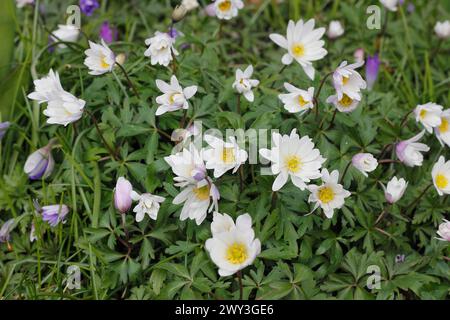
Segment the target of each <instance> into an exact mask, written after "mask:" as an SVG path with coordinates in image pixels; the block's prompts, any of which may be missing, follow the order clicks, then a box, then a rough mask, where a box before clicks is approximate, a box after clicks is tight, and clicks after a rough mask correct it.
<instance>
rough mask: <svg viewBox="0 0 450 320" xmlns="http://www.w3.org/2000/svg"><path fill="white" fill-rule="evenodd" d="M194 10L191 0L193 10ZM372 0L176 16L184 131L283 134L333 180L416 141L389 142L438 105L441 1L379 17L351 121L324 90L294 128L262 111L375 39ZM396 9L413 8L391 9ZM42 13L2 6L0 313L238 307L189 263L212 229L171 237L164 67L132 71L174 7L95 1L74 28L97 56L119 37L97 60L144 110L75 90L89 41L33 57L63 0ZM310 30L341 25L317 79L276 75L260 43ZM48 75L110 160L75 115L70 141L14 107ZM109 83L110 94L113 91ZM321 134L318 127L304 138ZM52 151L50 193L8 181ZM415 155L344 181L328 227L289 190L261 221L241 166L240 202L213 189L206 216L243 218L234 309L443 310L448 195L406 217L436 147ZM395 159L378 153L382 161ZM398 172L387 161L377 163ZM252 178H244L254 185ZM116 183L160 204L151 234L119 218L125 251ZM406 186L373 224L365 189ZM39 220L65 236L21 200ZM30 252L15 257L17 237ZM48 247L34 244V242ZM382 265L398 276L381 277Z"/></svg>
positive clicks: (260, 193)
mask: <svg viewBox="0 0 450 320" xmlns="http://www.w3.org/2000/svg"><path fill="white" fill-rule="evenodd" d="M200 2H202V3H203V4H205V2H206V1H200ZM372 2H373V3H375V2H376V1H325V0H324V1H312V0H310V1H304V0H303V1H301V0H291V1H284V3H283V4H279V5H277V4H276V3H275V1H271V0H266V1H264V0H262V1H260V3H261V4H260V5H259V6H257V5H247V6H246V8H245V9H244V10H242V11H240V13H239V16H238V17H237V18H235V19H233V20H231V21H229V22H220V21H218V20H217V19H215V18H210V17H206V16H204V15H201V14H200V13H199V10H197V11H194V12H192V13H190V14H189V15H188V16H187V17H186V18H185V19H184V20H183V21H182V22H180V23H178V24H177V25H176V28H177V29H178V30H180V31H182V32H183V34H184V36H183V37H182V38H178V40H177V47H178V48H179V47H180V45H181V44H183V43H188V44H189V47H187V48H185V49H181V50H180V51H181V53H180V56H179V57H178V61H177V70H176V75H177V77H178V79H179V80H180V82H181V83H182V84H183V86H188V85H193V84H196V85H198V86H199V91H198V93H197V94H196V96H195V97H194V98H193V99H192V100H191V101H192V103H191V108H190V109H189V112H188V118H189V119H190V120H194V119H196V120H197V119H198V120H201V121H202V122H203V126H204V130H205V129H206V128H219V129H223V130H225V129H226V128H244V129H249V128H254V129H259V128H268V129H270V128H275V129H279V130H280V132H282V133H288V132H290V131H291V130H292V129H293V128H297V129H298V131H299V132H300V134H301V135H309V136H310V137H312V138H313V141H314V142H315V143H316V145H317V146H318V148H319V149H320V150H321V153H322V154H323V155H324V157H326V158H327V159H328V160H327V162H326V163H325V167H327V168H328V169H329V170H333V169H339V170H340V172H342V171H343V170H344V168H345V167H346V165H347V163H348V162H349V161H350V160H351V157H352V156H353V155H354V154H355V153H357V152H361V151H365V152H371V153H374V154H376V155H378V154H379V153H380V151H381V150H382V148H383V146H385V145H386V144H388V143H392V142H395V141H397V140H400V139H406V138H409V137H412V136H413V135H415V134H416V133H417V132H418V131H419V130H421V128H420V127H419V126H418V125H417V124H416V123H415V121H414V119H412V118H413V117H412V116H411V117H410V118H409V120H408V122H407V124H406V126H405V127H403V128H401V127H400V122H401V119H402V118H403V116H404V115H405V114H406V113H407V112H408V111H410V110H411V109H412V108H414V107H415V106H416V105H417V104H420V103H425V102H428V101H434V102H437V103H439V104H441V105H443V106H444V107H448V105H449V98H450V94H449V90H448V89H449V62H450V61H449V58H448V57H449V55H448V51H449V45H448V41H447V43H443V44H442V45H441V49H440V51H439V52H436V51H435V48H436V46H437V42H438V40H437V38H436V37H435V36H433V35H432V30H433V27H434V24H435V23H436V21H438V20H439V21H440V20H445V19H449V11H450V9H449V5H448V3H446V2H445V1H437V0H435V1H426V2H425V1H420V2H419V1H417V2H415V7H416V8H415V11H414V12H413V13H408V12H406V10H405V9H404V8H401V9H400V10H399V12H398V13H390V14H389V23H388V26H387V31H386V34H385V36H384V37H383V39H382V41H381V43H380V45H381V46H380V58H381V60H382V62H383V63H382V66H381V69H380V74H379V79H378V82H377V84H376V85H375V87H374V90H373V91H370V92H368V91H365V92H364V98H363V100H362V101H361V103H360V106H359V107H358V108H357V109H356V110H355V111H354V112H353V113H351V114H343V113H338V114H337V115H336V119H335V121H334V125H333V126H332V127H330V128H327V127H328V125H327V124H328V123H329V122H330V120H331V118H332V114H333V111H334V110H333V108H332V106H331V105H328V104H326V103H325V100H326V98H327V97H328V96H329V95H331V94H332V93H333V88H332V86H331V84H330V83H329V82H327V83H326V84H325V86H324V88H323V90H322V91H321V95H320V97H319V104H320V112H319V118H318V120H316V118H315V115H314V114H313V113H308V114H306V115H303V116H300V117H299V116H296V115H294V114H288V113H287V112H286V111H285V110H284V109H283V107H282V104H281V102H280V101H279V99H278V98H277V95H278V94H279V93H280V92H282V91H283V87H282V84H283V82H285V81H288V82H289V83H291V84H293V85H295V86H297V87H300V88H305V87H309V86H314V87H315V88H316V90H317V87H318V85H319V81H320V80H321V78H322V77H323V76H324V75H325V74H326V73H328V72H330V71H332V70H333V69H334V68H335V67H337V66H338V64H339V63H340V62H341V61H342V60H348V61H352V60H353V52H354V50H355V49H357V48H360V47H361V48H364V50H365V52H366V54H373V53H375V43H376V41H377V40H376V39H377V35H378V33H379V30H368V29H367V28H366V19H367V15H366V13H365V11H366V8H367V6H368V5H370V4H373V3H372ZM406 2H410V1H406ZM40 3H41V13H40V14H39V12H38V11H33V9H32V8H31V7H29V8H24V9H22V10H16V9H15V6H14V3H13V1H1V3H0V6H1V7H0V15H1V16H2V18H1V24H0V28H1V34H2V38H3V41H2V43H3V44H2V47H1V50H0V57H1V66H0V75H1V82H0V83H1V84H0V106H1V107H0V108H1V119H2V120H3V121H4V120H9V121H10V122H12V123H13V125H12V127H11V128H10V130H9V132H8V133H7V135H6V136H5V137H4V139H3V141H2V143H1V146H0V151H1V152H0V154H1V158H0V171H1V175H0V221H2V222H4V221H6V220H7V219H9V218H11V217H15V218H17V221H18V224H17V227H16V228H15V229H14V231H13V232H12V241H11V245H12V250H9V249H8V248H7V246H6V245H5V244H1V245H0V297H2V298H8V299H26V298H28V299H58V298H61V297H63V298H68V299H91V298H98V299H111V298H113V299H117V298H126V299H173V298H175V299H187V298H194V299H225V298H237V297H238V296H239V288H238V283H237V281H236V279H235V278H233V277H225V278H219V277H218V275H217V269H216V267H215V266H214V265H213V264H212V262H211V261H210V259H209V257H208V256H207V254H206V252H205V250H204V242H205V240H206V239H207V238H209V237H210V231H209V225H210V221H211V218H212V215H208V217H207V219H206V220H205V222H204V223H203V224H202V225H201V226H197V225H195V222H194V221H184V222H182V221H180V220H179V218H178V216H179V212H180V206H176V205H173V204H172V203H171V200H172V199H173V197H174V196H175V195H176V194H177V193H178V190H177V189H176V188H175V187H174V186H173V182H172V181H173V180H172V178H173V174H172V172H171V170H170V168H169V166H168V165H167V164H166V163H165V162H164V160H163V157H164V156H166V155H168V154H169V153H170V152H171V150H172V147H173V144H172V142H171V141H170V140H169V139H167V138H166V137H165V136H164V135H161V134H160V133H159V132H158V131H157V129H156V128H158V129H159V130H163V131H165V132H167V133H169V134H170V133H171V132H172V131H173V130H174V129H176V128H178V126H179V123H180V120H181V117H182V112H181V111H179V112H176V113H170V114H166V115H164V116H160V117H158V118H155V115H154V113H155V110H156V103H155V97H156V96H157V95H158V94H159V92H158V90H157V88H156V86H155V79H157V78H159V79H164V80H168V79H169V77H170V75H171V71H170V69H167V68H164V67H160V66H151V64H150V59H149V58H147V57H144V55H143V52H144V50H145V49H146V47H145V45H144V39H146V38H148V37H150V36H151V35H152V34H153V33H154V32H155V31H157V30H159V31H165V30H168V27H169V25H170V13H171V7H172V6H173V5H174V4H175V1H173V3H171V1H156V0H154V1H129V2H123V1H101V8H99V9H98V10H97V11H96V12H95V13H94V15H93V16H92V17H86V16H83V17H82V31H83V32H84V34H85V35H86V36H87V37H89V39H91V40H93V41H98V40H99V38H98V30H99V28H100V25H101V23H102V22H103V21H106V20H107V21H109V22H110V23H111V24H112V25H113V26H114V27H117V28H118V34H119V40H118V41H116V42H114V43H112V44H111V45H110V47H111V49H112V50H113V51H114V52H115V53H116V54H117V53H125V54H126V56H127V60H126V62H125V68H126V69H127V71H128V72H129V74H130V76H131V79H132V81H133V82H134V83H135V85H136V87H137V88H138V90H139V93H140V96H141V99H138V98H137V97H135V96H134V95H133V93H132V91H130V90H128V88H127V87H126V81H125V78H124V77H123V74H122V73H120V72H119V71H117V70H116V72H115V74H111V73H110V74H105V75H103V76H97V77H94V76H90V75H88V73H87V68H86V67H85V66H84V65H83V60H84V53H83V51H84V48H85V47H86V46H87V41H86V38H84V37H81V39H80V40H79V41H78V44H77V45H74V46H73V47H71V48H66V49H64V50H57V51H56V52H54V53H50V52H48V50H47V49H48V48H47V45H48V43H47V40H48V32H47V30H53V29H54V28H56V26H57V24H60V23H64V21H65V18H66V17H65V16H64V12H65V10H66V8H67V6H68V5H70V4H72V3H71V2H70V1H40ZM312 17H314V18H315V19H316V24H317V25H319V26H326V25H327V24H328V22H329V21H330V20H332V19H338V20H340V21H341V22H342V23H343V24H344V26H345V31H346V32H345V34H344V36H343V37H341V38H339V39H337V40H335V41H331V40H327V39H326V45H325V48H326V49H327V50H328V52H329V53H328V55H327V56H326V57H325V58H324V59H322V60H321V61H318V62H316V63H315V67H316V70H317V74H316V79H315V81H313V82H311V81H310V80H309V79H307V77H306V75H305V74H304V73H303V71H302V70H301V68H300V66H299V65H297V64H292V65H291V66H289V67H288V68H286V70H285V71H284V72H283V73H282V74H280V73H279V71H280V69H281V67H282V65H281V62H280V59H281V55H282V52H281V50H280V49H279V48H277V47H276V46H275V45H274V44H273V43H272V42H271V41H270V40H269V39H268V34H269V33H271V32H277V33H284V30H285V28H286V25H287V21H288V19H293V20H298V19H300V18H303V19H308V18H312ZM247 64H253V66H254V67H255V74H254V76H255V77H256V78H258V79H260V80H261V84H260V86H259V87H258V89H257V90H256V91H255V97H256V98H255V102H254V103H252V104H249V103H247V102H246V101H244V100H242V105H241V109H242V116H240V115H239V114H238V113H237V112H236V110H237V109H236V102H237V99H236V96H235V93H234V92H233V90H232V88H231V84H232V82H233V81H234V72H235V69H236V68H237V67H241V66H245V65H247ZM50 68H53V69H54V70H57V71H58V72H59V73H60V76H61V80H62V83H63V84H64V87H65V88H66V89H67V90H69V91H70V92H72V93H73V94H75V95H76V96H77V97H80V98H82V99H84V100H86V108H87V109H89V110H90V111H91V112H93V113H94V114H95V115H96V117H97V118H98V120H99V123H100V127H101V129H102V131H103V132H104V135H105V137H106V139H107V140H108V142H109V144H110V145H114V146H115V147H116V148H117V150H118V154H119V160H118V161H115V160H113V159H111V158H110V157H109V154H108V151H107V150H106V149H105V147H104V145H103V144H102V141H101V140H100V138H99V136H98V134H97V132H96V130H95V128H94V127H93V123H92V120H91V119H90V118H89V117H88V116H87V115H85V116H84V117H83V118H82V119H81V120H80V121H78V122H77V123H76V125H71V126H68V127H67V128H64V127H62V126H58V125H47V124H46V123H45V117H44V116H42V115H41V111H40V110H37V112H36V110H35V109H34V108H33V105H32V104H31V103H30V101H28V100H27V99H25V98H24V97H25V96H26V94H27V93H29V92H30V91H31V90H32V82H31V80H32V78H33V77H36V76H37V77H41V76H42V75H45V74H47V73H48V71H49V69H50ZM115 77H118V78H119V79H120V80H121V83H122V85H123V87H122V86H121V85H120V84H119V82H118V81H116V80H117V79H115ZM322 121H323V123H324V124H325V125H324V126H323V127H322V128H319V126H318V123H320V122H322ZM52 137H56V138H57V139H58V147H57V148H56V149H54V151H53V154H54V156H55V160H56V164H57V165H56V168H55V171H54V173H53V174H52V176H51V177H50V179H47V180H46V181H34V182H31V181H29V180H28V178H27V177H26V175H25V173H24V172H23V164H24V162H25V160H26V157H27V155H28V154H29V153H31V152H32V151H34V150H36V149H37V148H39V147H42V146H44V145H45V144H46V143H47V142H48V141H49V140H50V139H51V138H52ZM425 141H426V143H427V144H428V145H430V147H431V150H430V152H428V153H426V154H425V161H424V165H423V166H421V167H415V168H413V169H412V168H407V167H405V166H403V165H401V164H389V165H386V164H384V165H379V167H378V168H377V169H376V171H374V172H373V173H372V174H371V175H370V176H369V178H364V177H363V176H362V175H361V174H360V173H358V172H357V171H356V170H355V169H353V168H350V170H349V171H348V172H347V174H346V176H345V179H344V186H345V187H346V189H348V190H350V191H352V196H351V197H350V198H348V199H347V201H346V204H345V207H343V208H342V209H341V210H339V211H337V212H336V213H335V215H334V217H333V219H331V220H328V219H325V217H324V216H323V214H322V213H321V211H316V212H315V213H314V214H312V215H308V216H306V214H307V213H309V212H310V210H311V208H310V205H309V204H308V203H307V196H308V195H307V193H306V192H302V191H300V190H299V189H298V188H296V187H294V186H293V185H292V184H291V183H288V184H287V185H286V186H285V187H284V188H283V189H282V190H281V191H280V192H279V193H278V195H277V198H276V202H275V204H274V205H272V192H271V184H272V182H273V177H270V176H261V175H259V166H253V165H248V164H247V165H245V168H244V172H245V188H244V191H243V192H240V191H239V179H238V176H237V175H231V174H226V175H225V176H223V177H222V178H220V179H218V180H217V185H218V187H219V189H220V192H221V197H222V199H221V200H220V203H219V208H220V212H226V213H228V214H230V215H231V216H232V217H234V218H235V217H237V216H238V215H240V214H242V213H245V212H249V213H250V215H251V216H252V218H253V221H254V228H255V233H256V236H257V237H258V238H259V239H260V240H261V243H262V252H261V254H260V256H259V257H258V258H257V259H256V260H255V263H254V264H253V265H252V266H250V267H248V268H246V269H245V270H244V280H243V284H244V298H251V299H331V298H344V299H445V298H448V294H449V280H448V279H449V275H450V269H449V264H448V261H446V260H445V259H444V257H448V256H449V254H450V250H449V246H448V243H444V242H440V241H438V240H436V239H435V238H434V237H435V236H436V234H435V232H436V229H437V225H438V224H439V223H440V222H441V220H442V219H443V218H445V217H447V218H448V217H449V216H448V212H449V209H448V208H449V204H450V202H449V199H448V196H445V197H439V196H438V195H437V193H436V192H435V190H432V189H430V190H429V191H428V192H427V193H426V195H425V196H424V197H423V198H422V199H421V200H420V202H419V203H418V204H417V205H416V206H413V207H408V204H410V203H412V202H413V200H414V199H415V198H416V197H417V196H418V195H419V194H420V193H421V192H422V190H423V189H424V188H425V186H426V185H427V184H428V183H429V182H430V181H431V167H432V165H433V164H434V163H435V161H436V160H437V158H438V156H439V155H444V156H445V157H446V158H447V159H448V158H449V157H450V154H449V152H448V147H441V146H440V144H439V143H438V141H437V139H436V138H435V137H433V136H431V135H427V136H426V138H425ZM391 155H392V153H391V152H388V153H387V156H391ZM392 157H395V155H392ZM252 173H254V174H252ZM122 175H123V176H126V177H128V178H129V179H130V180H131V181H132V183H133V185H134V187H135V189H137V190H138V191H140V192H144V191H147V192H152V193H156V194H159V195H162V196H165V197H166V198H167V200H166V201H165V202H164V203H163V204H162V207H161V210H160V212H159V215H158V220H157V221H153V220H152V221H150V220H149V219H144V221H143V222H141V223H136V222H135V221H134V216H133V215H131V214H128V215H127V222H126V223H127V227H128V229H129V230H130V234H131V242H132V244H133V249H132V252H131V254H130V255H129V256H127V249H126V248H125V247H123V246H122V244H121V243H120V242H119V241H118V240H117V238H118V237H123V236H124V229H123V228H122V226H121V222H120V215H119V213H118V212H116V211H115V209H114V206H113V204H112V190H113V188H114V185H115V181H116V179H117V177H119V176H122ZM394 175H397V176H399V177H404V178H405V179H406V180H407V181H409V186H408V189H407V191H406V194H405V196H404V197H403V198H402V199H401V200H400V201H399V202H398V203H397V204H395V205H393V206H391V207H389V208H388V209H387V211H388V214H386V216H385V217H384V219H383V220H382V221H381V222H379V223H378V224H376V223H375V222H376V219H377V217H378V216H379V214H380V213H381V212H382V211H383V210H384V209H385V208H386V203H385V201H384V194H383V190H382V188H381V186H380V184H379V183H380V182H383V183H386V182H387V181H388V180H389V179H390V178H391V177H392V176H394ZM35 198H37V199H39V201H40V202H41V203H42V204H44V205H45V204H54V203H66V204H67V205H68V206H69V207H70V213H69V215H68V219H67V223H66V224H64V225H59V226H58V228H56V229H54V230H53V229H52V230H50V229H49V227H48V226H46V225H45V224H43V223H42V221H41V219H40V218H39V217H37V216H36V215H35V213H34V209H33V205H32V199H35ZM32 221H34V222H35V223H36V228H37V230H38V232H39V233H41V234H42V235H43V236H42V237H41V238H40V239H39V240H38V241H36V242H34V243H30V242H29V229H30V225H31V222H32ZM44 231H45V233H44ZM397 255H405V261H404V262H401V263H398V262H397V263H396V262H395V261H396V259H395V258H396V256H397ZM70 265H77V266H79V267H80V269H81V272H82V275H81V279H82V283H81V289H80V290H68V289H65V283H64V279H65V277H66V269H67V267H68V266H70ZM370 265H377V266H379V267H380V269H381V277H382V282H381V289H379V290H373V291H372V290H369V289H368V288H367V286H366V281H367V278H368V276H369V275H370V274H368V273H367V267H368V266H370Z"/></svg>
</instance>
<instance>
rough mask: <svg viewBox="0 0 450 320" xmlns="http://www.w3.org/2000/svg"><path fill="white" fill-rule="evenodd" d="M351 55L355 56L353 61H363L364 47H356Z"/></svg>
mask: <svg viewBox="0 0 450 320" xmlns="http://www.w3.org/2000/svg"><path fill="white" fill-rule="evenodd" d="M353 57H354V58H355V62H359V63H361V62H363V61H364V49H363V48H358V49H356V50H355V52H354V53H353Z"/></svg>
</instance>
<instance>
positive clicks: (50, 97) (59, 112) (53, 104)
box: [28, 69, 86, 126]
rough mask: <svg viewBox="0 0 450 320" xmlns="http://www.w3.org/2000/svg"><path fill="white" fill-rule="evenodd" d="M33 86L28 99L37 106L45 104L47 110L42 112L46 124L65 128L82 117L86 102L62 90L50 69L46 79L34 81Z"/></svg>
mask: <svg viewBox="0 0 450 320" xmlns="http://www.w3.org/2000/svg"><path fill="white" fill-rule="evenodd" d="M34 86H35V91H34V92H32V93H30V94H29V95H28V98H30V99H32V100H36V101H37V102H38V103H39V104H40V103H44V102H47V108H46V109H45V110H44V112H43V113H44V115H46V116H47V117H48V119H47V123H49V124H61V125H64V126H67V125H68V124H69V123H72V122H75V121H77V120H78V119H80V118H81V116H82V115H83V110H84V105H85V104H86V102H85V101H84V100H82V99H78V98H76V97H75V96H74V95H73V94H71V93H69V92H67V91H65V90H64V89H63V88H62V86H61V82H60V81H59V75H58V72H53V70H51V69H50V72H49V74H48V75H47V76H46V77H44V78H42V79H37V80H34Z"/></svg>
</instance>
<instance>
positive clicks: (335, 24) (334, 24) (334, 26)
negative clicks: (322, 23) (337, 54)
mask: <svg viewBox="0 0 450 320" xmlns="http://www.w3.org/2000/svg"><path fill="white" fill-rule="evenodd" d="M343 34H344V27H343V26H342V24H341V23H340V22H339V21H338V20H333V21H331V22H330V25H329V26H328V30H327V36H328V38H330V39H336V38H339V37H340V36H342V35H343Z"/></svg>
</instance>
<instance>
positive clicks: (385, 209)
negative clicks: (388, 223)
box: [375, 203, 390, 225]
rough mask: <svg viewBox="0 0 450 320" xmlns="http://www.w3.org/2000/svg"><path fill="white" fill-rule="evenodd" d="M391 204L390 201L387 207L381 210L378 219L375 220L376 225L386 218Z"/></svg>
mask: <svg viewBox="0 0 450 320" xmlns="http://www.w3.org/2000/svg"><path fill="white" fill-rule="evenodd" d="M389 206H390V203H388V205H387V207H386V208H384V209H383V211H381V214H380V215H379V216H378V218H377V220H375V225H377V224H378V223H379V222H380V221H381V220H382V219H383V218H384V216H385V215H386V213H388V212H387V210H388V208H389Z"/></svg>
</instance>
